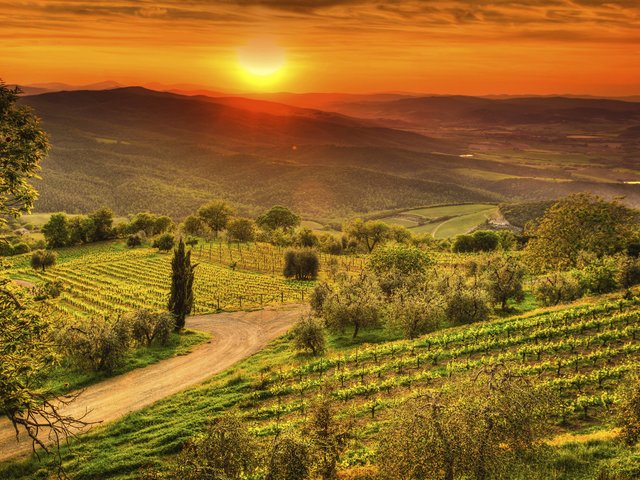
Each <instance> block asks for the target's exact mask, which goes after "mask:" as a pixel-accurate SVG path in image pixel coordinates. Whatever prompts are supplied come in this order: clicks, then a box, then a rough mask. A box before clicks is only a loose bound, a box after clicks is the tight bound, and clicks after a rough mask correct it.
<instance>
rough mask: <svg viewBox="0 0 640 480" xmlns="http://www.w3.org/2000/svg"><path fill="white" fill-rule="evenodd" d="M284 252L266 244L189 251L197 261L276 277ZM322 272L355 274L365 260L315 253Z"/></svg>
mask: <svg viewBox="0 0 640 480" xmlns="http://www.w3.org/2000/svg"><path fill="white" fill-rule="evenodd" d="M286 250H287V248H284V247H278V246H274V245H271V244H269V243H226V242H202V243H199V244H198V245H196V246H195V247H194V249H193V257H194V258H196V259H197V260H198V261H202V262H208V263H215V264H218V265H223V266H233V267H234V268H238V269H241V270H248V271H252V272H260V273H265V274H268V275H280V274H281V273H282V270H283V268H284V253H285V251H286ZM318 257H319V260H320V266H321V268H322V269H323V270H325V271H326V270H328V269H330V268H336V269H338V270H341V271H346V272H359V271H361V270H362V269H363V267H364V265H365V263H366V258H365V257H363V256H358V255H329V254H326V253H318Z"/></svg>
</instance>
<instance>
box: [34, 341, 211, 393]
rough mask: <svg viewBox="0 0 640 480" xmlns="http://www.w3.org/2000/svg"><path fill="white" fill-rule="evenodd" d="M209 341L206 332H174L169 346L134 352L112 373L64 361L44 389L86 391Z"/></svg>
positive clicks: (55, 391)
mask: <svg viewBox="0 0 640 480" xmlns="http://www.w3.org/2000/svg"><path fill="white" fill-rule="evenodd" d="M210 338H211V336H210V335H208V334H206V333H203V332H196V331H193V330H186V331H185V332H183V333H182V334H177V333H174V334H172V335H171V338H170V340H169V342H168V343H167V345H152V346H150V347H141V348H137V349H134V350H131V352H130V353H129V354H128V355H127V358H126V359H125V361H124V363H123V364H122V365H121V366H120V367H119V368H117V369H116V370H115V371H114V372H112V373H111V374H106V373H99V372H89V371H82V370H77V369H75V368H74V367H73V366H72V365H69V364H67V363H66V362H64V361H63V363H62V365H60V366H59V367H57V368H56V369H54V370H53V371H52V372H51V374H50V375H49V377H48V378H47V382H46V383H45V385H44V388H45V389H46V390H48V391H51V392H53V393H55V394H62V393H67V392H70V391H72V390H76V389H79V388H86V387H88V386H89V385H92V384H94V383H98V382H100V381H102V380H105V379H106V378H110V377H114V376H116V375H122V374H123V373H127V372H130V371H132V370H135V369H137V368H144V367H147V366H149V365H151V364H153V363H156V362H159V361H160V360H165V359H167V358H171V357H175V356H179V355H186V354H188V353H189V352H191V350H193V347H195V346H197V345H200V344H201V343H204V342H206V341H208V340H209V339H210Z"/></svg>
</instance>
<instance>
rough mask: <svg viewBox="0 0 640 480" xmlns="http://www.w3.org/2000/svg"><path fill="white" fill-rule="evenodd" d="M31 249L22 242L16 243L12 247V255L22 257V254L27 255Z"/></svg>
mask: <svg viewBox="0 0 640 480" xmlns="http://www.w3.org/2000/svg"><path fill="white" fill-rule="evenodd" d="M30 251H31V248H30V247H29V245H27V244H26V243H24V242H18V243H15V244H14V245H13V255H22V254H23V253H29V252H30Z"/></svg>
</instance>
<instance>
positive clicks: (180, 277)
mask: <svg viewBox="0 0 640 480" xmlns="http://www.w3.org/2000/svg"><path fill="white" fill-rule="evenodd" d="M196 266H197V265H191V250H189V251H185V246H184V242H183V241H182V239H180V243H179V244H178V248H176V249H175V250H174V251H173V260H172V261H171V293H170V294H169V304H168V307H169V311H170V312H171V313H172V314H173V316H174V317H175V319H176V332H179V331H180V330H182V329H183V328H184V324H185V318H186V317H187V315H189V314H190V313H191V308H192V307H193V277H194V270H195V268H196Z"/></svg>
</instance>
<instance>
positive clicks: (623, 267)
mask: <svg viewBox="0 0 640 480" xmlns="http://www.w3.org/2000/svg"><path fill="white" fill-rule="evenodd" d="M15 247H17V245H14V248H15ZM16 255H17V253H16ZM617 263H618V278H617V283H618V284H619V285H620V286H621V287H622V288H627V289H628V288H631V287H632V286H634V285H638V284H639V283H640V261H639V260H638V259H637V258H634V257H631V256H629V255H619V256H618V257H617Z"/></svg>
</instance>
